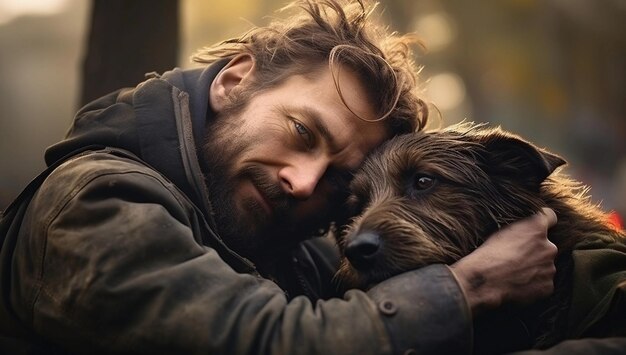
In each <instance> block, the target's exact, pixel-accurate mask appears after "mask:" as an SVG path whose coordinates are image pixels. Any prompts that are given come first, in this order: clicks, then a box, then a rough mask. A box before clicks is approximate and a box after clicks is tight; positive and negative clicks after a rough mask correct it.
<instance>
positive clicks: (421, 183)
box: [413, 175, 435, 190]
mask: <svg viewBox="0 0 626 355" xmlns="http://www.w3.org/2000/svg"><path fill="white" fill-rule="evenodd" d="M434 184H435V178H432V177H430V176H425V175H417V176H416V177H415V182H414V184H413V187H415V189H416V190H428V189H430V188H431V187H432V186H433V185H434Z"/></svg>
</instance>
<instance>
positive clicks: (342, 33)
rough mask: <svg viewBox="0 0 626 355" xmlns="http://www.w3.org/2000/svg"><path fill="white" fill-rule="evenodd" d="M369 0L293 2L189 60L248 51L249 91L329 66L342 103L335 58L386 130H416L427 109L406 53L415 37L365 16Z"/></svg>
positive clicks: (372, 7)
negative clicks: (251, 64)
mask: <svg viewBox="0 0 626 355" xmlns="http://www.w3.org/2000/svg"><path fill="white" fill-rule="evenodd" d="M365 1H366V0H365ZM376 5H377V4H373V5H368V4H366V3H364V0H354V1H351V2H346V1H335V0H318V1H316V0H299V1H294V2H292V3H290V4H289V5H287V6H286V7H285V8H283V9H282V10H286V9H299V10H300V11H298V12H297V13H296V14H294V15H293V16H291V17H288V18H285V19H275V20H274V21H272V22H271V23H270V24H269V25H268V26H266V27H254V28H252V29H251V30H249V31H248V32H246V33H244V34H243V35H241V36H240V37H237V38H232V39H229V40H226V41H223V42H221V43H217V44H215V45H213V46H210V47H205V48H203V49H201V50H200V51H198V52H197V53H196V54H195V55H194V56H193V57H192V59H193V60H194V61H195V62H198V63H213V62H215V61H217V60H219V59H222V58H231V57H234V56H235V55H237V54H241V53H250V54H251V55H252V56H253V57H254V59H255V65H256V72H255V83H253V84H252V85H253V86H254V87H253V88H250V89H252V91H255V90H256V91H259V90H263V89H268V88H271V87H274V86H276V85H278V84H280V83H281V82H283V81H284V80H285V79H286V78H287V77H289V76H291V75H306V74H308V73H311V72H312V71H314V70H315V69H317V68H320V66H321V65H324V63H328V65H329V67H330V70H331V73H333V80H334V81H335V87H336V88H337V91H338V93H339V96H340V97H341V99H342V101H344V99H343V95H342V93H341V88H340V86H339V84H338V80H337V74H338V70H339V66H338V65H337V64H338V63H339V64H342V65H344V66H346V67H347V68H350V69H351V70H352V71H354V72H355V73H356V74H357V75H358V76H359V78H360V82H361V83H362V85H364V86H365V88H366V90H367V93H368V95H369V98H368V99H369V100H370V101H371V102H372V103H373V106H374V107H378V108H379V111H378V118H377V119H376V120H385V123H386V126H387V127H388V129H389V131H390V132H389V133H390V134H391V135H397V134H402V133H408V132H412V131H415V130H421V129H422V128H424V126H425V125H426V121H427V119H428V106H427V105H426V103H425V102H424V101H422V100H421V99H420V98H419V96H418V92H417V91H418V85H417V79H418V74H419V69H418V68H417V67H416V66H415V63H414V61H413V59H412V55H413V53H412V50H411V45H412V44H418V45H421V42H419V41H418V40H417V39H416V38H415V36H411V35H402V36H400V35H398V34H397V33H395V32H390V31H389V30H388V29H387V28H385V27H382V26H381V25H380V24H378V23H377V22H375V21H374V19H372V16H371V15H372V13H373V12H374V10H375V8H376ZM344 104H346V102H345V101H344ZM346 107H347V108H348V109H349V110H351V109H350V107H349V106H348V105H347V104H346ZM351 111H352V110H351ZM357 117H358V115H357ZM362 119H363V118H362Z"/></svg>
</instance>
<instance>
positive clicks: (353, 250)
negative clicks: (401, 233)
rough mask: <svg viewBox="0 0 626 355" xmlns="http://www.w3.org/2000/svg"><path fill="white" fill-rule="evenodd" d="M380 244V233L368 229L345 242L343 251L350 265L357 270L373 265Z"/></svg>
mask: <svg viewBox="0 0 626 355" xmlns="http://www.w3.org/2000/svg"><path fill="white" fill-rule="evenodd" d="M380 246H381V239H380V235H378V233H374V232H369V231H368V232H363V233H359V234H357V235H356V236H354V237H353V238H352V239H351V240H350V241H349V242H348V244H346V248H345V250H344V253H345V255H346V257H347V258H348V260H350V263H351V264H352V266H354V267H355V268H356V269H358V270H366V269H369V268H371V267H372V266H374V264H375V262H376V256H377V255H378V252H379V251H380Z"/></svg>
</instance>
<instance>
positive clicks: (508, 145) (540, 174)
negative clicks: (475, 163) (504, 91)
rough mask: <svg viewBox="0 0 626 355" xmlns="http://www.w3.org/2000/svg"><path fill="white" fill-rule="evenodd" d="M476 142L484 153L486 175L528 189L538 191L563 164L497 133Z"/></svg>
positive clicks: (503, 133)
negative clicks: (507, 180) (518, 183)
mask: <svg viewBox="0 0 626 355" xmlns="http://www.w3.org/2000/svg"><path fill="white" fill-rule="evenodd" d="M479 141H480V143H481V144H482V146H483V147H484V148H485V150H486V153H487V154H486V155H487V159H486V165H487V166H486V169H487V170H488V171H489V172H490V173H495V174H497V175H499V176H505V177H506V178H507V179H514V180H516V181H520V182H522V183H523V184H524V185H526V186H528V187H533V188H538V187H539V185H540V184H541V183H542V182H543V181H544V180H545V179H546V178H547V177H548V176H549V175H550V174H552V172H554V170H555V169H556V168H558V167H559V166H561V165H563V164H565V163H566V161H565V160H563V158H561V157H559V156H558V155H556V154H553V153H550V152H548V151H547V150H545V149H541V148H538V147H536V146H535V145H533V144H532V143H530V142H528V141H526V140H524V139H522V138H520V137H518V136H516V135H513V134H511V133H508V132H504V131H502V130H499V129H498V130H492V131H488V132H486V133H483V134H480V135H479Z"/></svg>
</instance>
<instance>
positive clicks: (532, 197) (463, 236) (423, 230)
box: [337, 124, 565, 288]
mask: <svg viewBox="0 0 626 355" xmlns="http://www.w3.org/2000/svg"><path fill="white" fill-rule="evenodd" d="M564 163H565V161H564V160H563V159H561V158H560V157H558V156H556V155H554V154H551V153H548V152H546V151H545V150H542V149H539V148H537V147H536V146H534V145H532V144H530V143H529V142H527V141H525V140H523V139H521V138H520V137H518V136H515V135H513V134H510V133H507V132H505V131H503V130H500V129H485V128H484V127H482V126H472V125H468V124H464V125H460V126H456V127H453V128H450V129H446V130H440V131H431V132H419V133H413V134H408V135H404V136H399V137H396V138H394V139H392V140H391V141H389V142H388V143H386V144H385V145H383V146H382V147H381V148H380V149H378V150H377V151H376V152H374V153H373V154H372V156H371V157H370V158H368V160H367V161H366V162H365V163H364V165H363V167H362V169H361V170H360V171H359V172H358V173H357V174H356V175H355V177H354V179H353V181H352V183H351V185H350V187H351V191H352V195H351V196H350V198H349V200H348V205H349V208H351V209H352V211H353V213H354V215H356V216H357V217H354V218H353V219H352V220H351V222H350V223H349V224H348V225H347V226H345V228H343V229H342V231H341V232H340V235H339V245H340V248H341V249H342V252H343V254H344V258H343V261H342V265H341V267H340V270H339V272H338V274H337V278H338V280H339V282H340V283H342V285H343V286H346V287H359V288H367V287H368V286H369V285H371V284H374V283H377V282H380V281H382V280H384V279H386V278H388V277H390V276H393V275H395V274H398V273H400V272H403V271H407V270H411V269H415V268H418V267H421V266H424V265H428V264H433V263H447V264H449V263H453V262H454V261H456V260H458V259H460V258H461V257H463V256H464V255H467V254H468V253H470V252H471V251H472V250H474V249H475V248H476V247H477V246H479V245H480V244H481V243H482V242H483V241H484V238H485V237H487V236H488V235H489V234H491V233H492V232H493V231H495V230H496V229H497V228H499V227H500V226H502V225H505V224H507V223H510V222H512V221H515V220H518V219H520V218H523V217H526V216H529V215H531V214H532V213H535V212H537V211H538V210H539V209H540V208H541V207H543V206H544V203H543V201H542V199H541V198H540V196H539V191H540V185H541V184H542V182H544V180H545V179H546V178H547V177H548V175H550V174H551V173H552V172H553V171H554V170H555V169H556V168H557V167H559V166H561V165H563V164H564Z"/></svg>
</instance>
